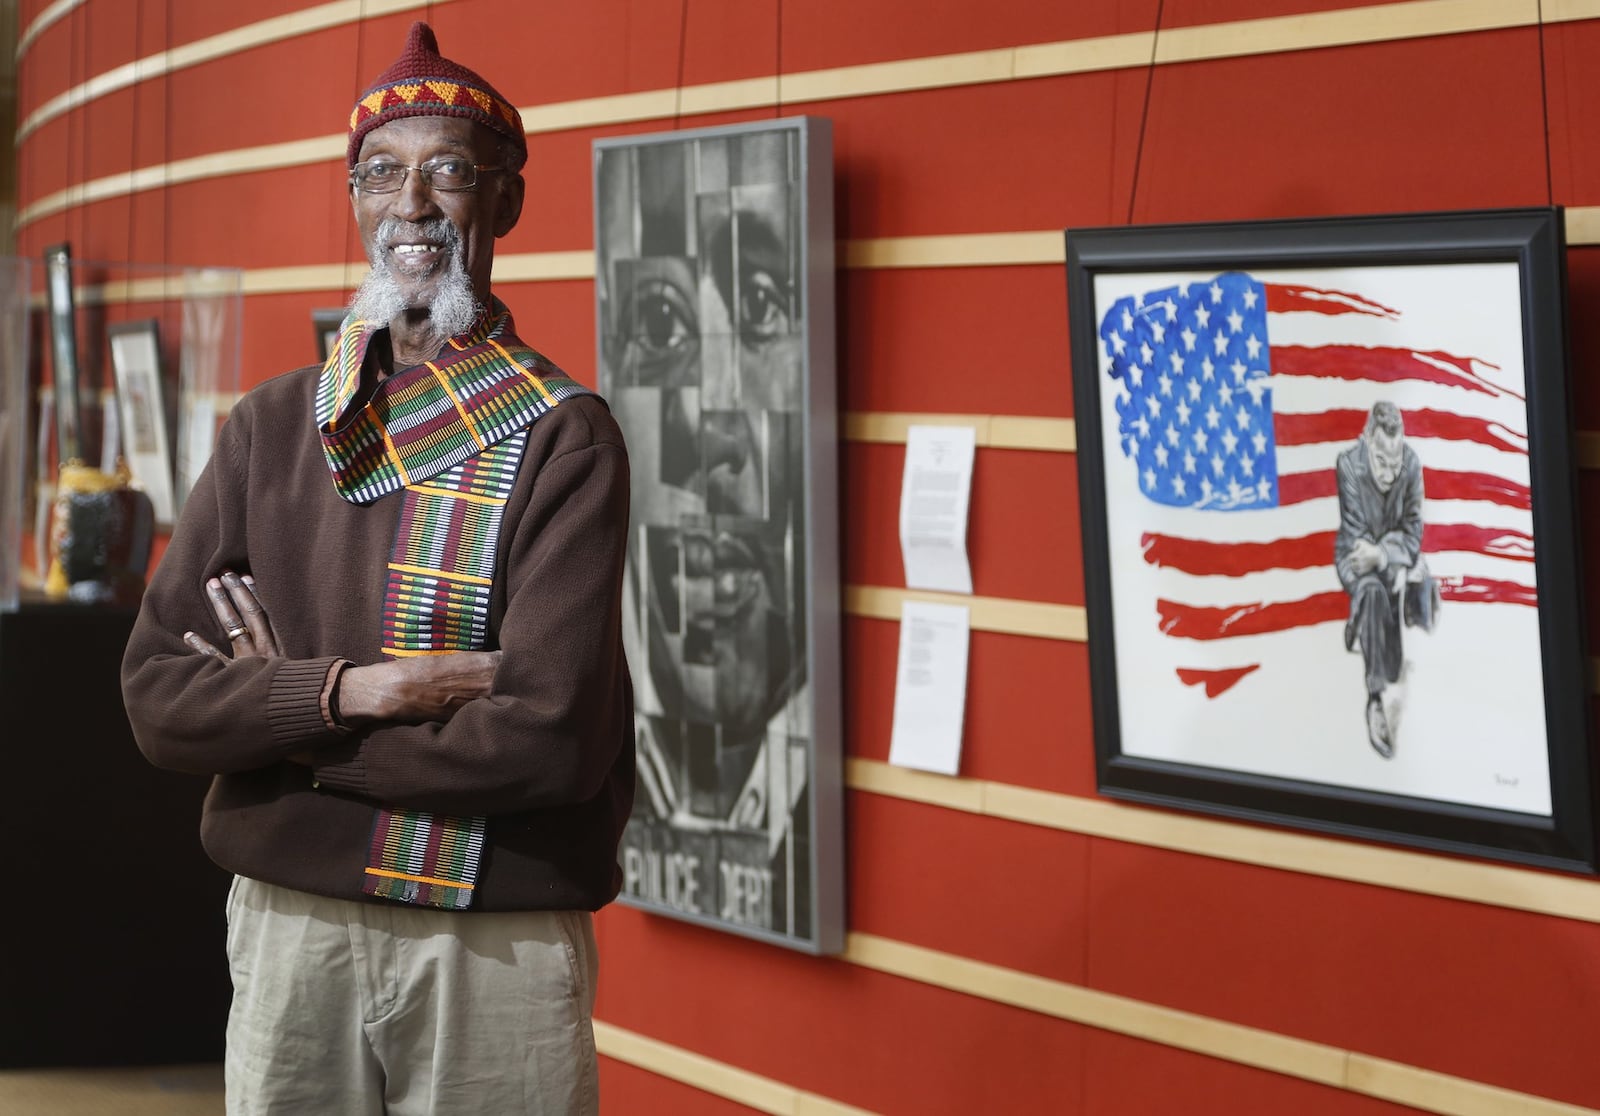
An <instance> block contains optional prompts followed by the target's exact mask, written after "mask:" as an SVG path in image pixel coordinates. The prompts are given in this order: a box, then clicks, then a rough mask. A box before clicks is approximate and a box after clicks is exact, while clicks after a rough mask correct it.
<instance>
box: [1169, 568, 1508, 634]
mask: <svg viewBox="0 0 1600 1116" xmlns="http://www.w3.org/2000/svg"><path fill="white" fill-rule="evenodd" d="M1439 596H1440V597H1441V598H1442V599H1444V600H1447V601H1459V602H1461V603H1463V604H1519V605H1537V604H1538V600H1539V598H1538V593H1537V591H1536V590H1534V589H1532V588H1530V587H1528V586H1526V585H1517V584H1515V583H1514V582H1510V581H1496V580H1492V579H1488V578H1475V577H1469V578H1463V579H1462V580H1461V581H1460V582H1459V583H1454V582H1452V583H1443V582H1441V583H1440V585H1439ZM1156 612H1157V614H1158V615H1159V616H1160V618H1161V620H1160V627H1161V631H1162V632H1164V633H1165V634H1167V635H1170V636H1176V637H1178V638H1181V639H1201V640H1211V639H1228V638H1231V637H1233V636H1245V635H1267V634H1270V633H1272V632H1281V631H1287V630H1288V629H1290V628H1306V627H1310V626H1312V625H1314V624H1325V623H1328V622H1330V621H1342V620H1344V619H1345V617H1346V616H1348V615H1349V612H1350V599H1349V598H1348V597H1347V596H1345V594H1344V592H1343V591H1342V590H1334V591H1332V592H1327V593H1317V594H1315V595H1313V596H1310V597H1306V598H1305V599H1303V600H1298V601H1279V602H1276V603H1273V604H1266V603H1263V602H1261V601H1256V602H1253V603H1250V604H1239V605H1228V606H1226V607H1223V608H1209V607H1200V606H1196V605H1186V604H1179V603H1178V602H1177V601H1167V600H1158V601H1157V602H1156Z"/></svg>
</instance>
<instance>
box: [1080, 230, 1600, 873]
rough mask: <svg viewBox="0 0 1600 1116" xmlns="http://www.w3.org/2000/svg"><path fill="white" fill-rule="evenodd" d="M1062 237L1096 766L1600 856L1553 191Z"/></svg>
mask: <svg viewBox="0 0 1600 1116" xmlns="http://www.w3.org/2000/svg"><path fill="white" fill-rule="evenodd" d="M1066 249H1067V285H1068V301H1069V315H1070V321H1071V324H1072V368H1073V389H1074V400H1075V415H1076V425H1077V437H1078V459H1079V478H1080V496H1081V506H1082V517H1083V534H1084V550H1085V557H1084V576H1085V587H1086V591H1087V614H1088V633H1089V653H1090V673H1091V679H1092V693H1093V704H1094V725H1095V748H1096V760H1097V771H1098V781H1099V788H1100V790H1101V792H1102V793H1104V794H1106V795H1109V796H1112V797H1116V798H1123V799H1130V800H1134V801H1138V802H1143V803H1150V804H1156V805H1162V806H1171V807H1178V808H1186V809H1193V810H1200V811H1204V812H1209V813H1215V814H1222V815H1226V816H1231V817H1236V818H1242V819H1246V820H1252V821H1262V822H1269V823H1278V824H1285V825H1290V826H1294V827H1298V828H1305V829H1312V830H1318V831H1323V832H1328V833H1334V834H1339V835H1344V836H1352V837H1361V838H1367V839H1373V840H1379V841H1388V842H1393V843H1399V844H1405V845H1412V846H1419V847H1424V848H1428V849H1434V850H1440V851H1448V852H1457V853H1465V854H1469V855H1477V856H1482V857H1487V858H1491V859H1498V860H1508V861H1514V862H1520V863H1526V864H1533V865H1541V866H1546V867H1553V868H1561V869H1567V870H1573V871H1585V872H1591V871H1593V870H1594V868H1595V863H1596V861H1595V836H1594V821H1593V818H1594V812H1595V811H1594V804H1595V790H1594V784H1593V782H1592V781H1591V773H1590V760H1589V754H1590V752H1589V748H1590V746H1589V735H1590V726H1589V681H1588V679H1589V669H1588V659H1587V656H1586V650H1585V646H1584V637H1583V630H1582V623H1583V616H1584V612H1583V607H1582V602H1581V588H1582V586H1581V563H1580V560H1579V555H1578V537H1577V531H1576V523H1577V518H1576V512H1575V487H1576V486H1575V475H1574V468H1575V458H1574V452H1573V433H1572V428H1571V419H1570V413H1571V412H1570V407H1569V405H1568V397H1569V381H1568V373H1567V353H1566V340H1565V332H1566V330H1565V305H1566V277H1565V243H1564V234H1563V216H1562V212H1561V210H1560V209H1558V208H1536V209H1509V210H1506V209H1502V210H1480V211H1471V212H1454V213H1429V214H1403V215H1392V216H1372V217H1339V218H1325V219H1306V220H1281V221H1263V222H1250V223H1211V224H1188V225H1159V226H1142V227H1119V228H1095V229H1072V230H1068V231H1067V233H1066Z"/></svg>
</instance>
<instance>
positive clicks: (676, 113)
mask: <svg viewBox="0 0 1600 1116" xmlns="http://www.w3.org/2000/svg"><path fill="white" fill-rule="evenodd" d="M688 56H689V0H682V3H681V5H680V7H679V15H678V81H677V86H676V89H675V91H674V94H673V102H672V130H673V131H674V132H676V131H677V130H678V129H679V128H680V127H682V122H683V75H684V71H685V67H686V65H687V62H686V60H687V58H688Z"/></svg>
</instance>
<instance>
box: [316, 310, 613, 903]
mask: <svg viewBox="0 0 1600 1116" xmlns="http://www.w3.org/2000/svg"><path fill="white" fill-rule="evenodd" d="M376 332H377V330H376V329H374V328H369V327H368V325H367V323H364V322H360V321H355V320H353V319H351V318H347V319H345V322H344V324H343V325H342V326H341V327H340V329H339V337H338V341H337V343H336V344H335V345H334V346H333V351H332V352H330V353H329V354H328V362H327V364H325V365H324V366H323V369H322V379H321V381H320V382H319V383H318V385H317V426H318V429H319V431H320V432H321V435H322V449H323V453H324V454H325V455H326V457H327V460H328V468H329V470H330V471H331V472H332V474H333V483H334V487H335V488H336V489H337V490H338V492H339V495H340V496H342V497H343V498H344V499H346V500H348V501H350V502H351V503H353V504H370V503H372V502H373V501H374V500H377V499H379V498H381V497H383V496H387V495H389V494H391V493H394V492H398V491H402V490H403V491H404V500H405V506H404V507H403V508H402V509H401V512H400V526H399V529H398V531H397V532H396V536H395V542H394V549H393V552H392V554H391V557H390V559H389V576H388V586H387V591H386V593H385V598H384V612H383V632H382V650H383V653H384V655H386V656H388V657H389V658H402V657H405V656H411V655H437V654H443V653H446V652H450V651H469V650H477V649H481V648H483V647H485V646H486V645H487V643H488V637H489V630H488V617H489V595H490V591H491V589H492V588H493V585H494V569H495V549H496V543H497V541H498V539H499V535H500V524H501V518H502V516H503V514H504V511H505V505H506V501H507V499H509V497H510V495H511V489H512V487H513V485H515V483H516V479H517V470H518V468H519V466H520V465H521V462H522V452H523V449H524V447H525V446H526V444H527V439H528V428H529V427H530V426H532V425H533V423H534V422H535V421H536V420H538V419H539V417H540V416H542V415H544V414H546V413H547V412H549V411H550V409H551V408H553V407H555V406H556V405H557V404H559V403H560V402H561V401H562V400H564V399H570V398H572V397H573V396H576V395H588V394H591V393H590V392H589V389H588V388H585V387H584V386H583V385H581V384H579V383H577V382H575V381H573V380H571V379H569V378H567V376H565V375H564V374H563V373H562V372H561V370H560V369H558V368H557V367H556V366H555V365H553V364H551V363H550V362H549V361H548V360H546V359H545V358H544V357H543V356H540V355H539V354H538V353H536V352H534V351H533V350H532V349H530V348H528V347H527V346H526V345H524V344H522V342H521V341H519V340H517V338H516V335H515V333H514V331H513V328H512V324H511V315H510V313H509V312H507V311H506V309H505V307H504V306H502V305H501V304H500V303H499V302H498V301H497V302H496V303H495V304H494V307H493V311H492V312H490V313H485V314H484V315H482V316H480V318H479V319H478V321H477V322H476V323H475V324H474V326H473V328H472V329H470V330H468V331H467V332H466V333H464V334H462V335H460V336H459V337H453V338H451V339H450V341H449V342H448V344H447V345H446V346H445V349H444V351H443V352H442V353H441V354H440V356H439V357H438V358H436V359H435V360H432V361H428V362H427V363H425V364H421V365H418V366H416V367H414V368H409V369H407V370H405V371H404V372H400V373H397V374H396V375H393V376H391V377H389V378H388V379H386V380H384V381H383V382H382V383H380V384H379V385H378V387H377V389H376V391H375V392H374V393H373V396H372V398H371V399H370V400H369V401H368V402H367V403H366V404H365V405H364V406H363V407H361V408H360V409H358V410H355V411H354V412H353V413H348V414H347V413H346V412H347V410H349V409H350V405H351V403H352V401H353V399H354V397H355V395H356V392H357V391H358V389H359V387H360V384H361V368H362V364H363V362H364V361H365V360H366V356H367V346H368V345H369V344H370V343H371V340H372V337H373V335H374V334H375V333H376ZM483 839H484V819H483V818H481V817H466V818H464V817H451V816H447V815H443V814H431V813H426V812H421V811H411V810H390V809H384V808H380V809H378V810H377V811H376V817H375V818H374V821H373V828H372V840H371V843H370V847H369V850H368V858H367V867H366V870H365V879H364V881H363V884H362V890H363V891H364V892H366V894H368V895H375V896H379V897H382V898H385V899H395V900H398V901H400V902H402V903H414V904H418V905H422V906H429V907H440V908H444V909H446V910H461V909H463V908H465V907H468V906H470V905H471V903H472V891H473V888H474V887H475V886H476V883H477V878H478V868H479V865H480V862H481V860H482V857H483Z"/></svg>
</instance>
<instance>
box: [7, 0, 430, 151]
mask: <svg viewBox="0 0 1600 1116" xmlns="http://www.w3.org/2000/svg"><path fill="white" fill-rule="evenodd" d="M77 2H81V0H77ZM440 2H442V3H449V2H450V0H440ZM430 6H431V3H430V0H333V2H332V3H328V4H319V5H317V6H316V7H314V8H306V9H304V10H302V11H298V12H290V13H288V14H286V15H281V16H274V17H272V18H271V19H264V20H261V21H260V22H257V23H250V24H246V25H244V26H243V27H235V28H233V29H232V30H229V31H223V32H220V33H219V34H216V35H211V36H209V37H207V38H204V39H196V40H195V41H194V42H192V43H184V44H182V45H180V46H175V47H169V48H168V49H166V50H163V51H158V52H156V53H155V54H150V55H146V56H145V57H143V58H136V59H134V60H133V61H132V62H126V63H124V64H123V65H121V66H117V67H115V68H114V69H110V70H107V71H105V72H104V73H100V74H96V75H95V76H94V77H92V78H90V79H89V80H88V81H86V82H83V83H81V84H79V85H75V86H73V87H72V88H71V89H68V90H65V91H64V92H62V93H59V94H57V95H56V96H54V97H52V98H50V99H49V100H48V101H46V102H45V103H44V104H42V105H40V106H39V107H38V108H36V109H34V110H33V111H32V112H30V113H29V114H28V116H27V119H25V120H23V121H22V123H21V124H19V125H18V126H17V135H16V140H17V142H18V143H21V142H22V141H23V140H24V139H26V138H27V137H28V135H29V134H31V133H32V132H33V131H34V130H35V129H37V128H38V127H39V126H40V125H42V124H45V123H47V122H49V121H51V120H54V119H55V118H56V117H58V116H60V115H62V114H63V113H67V112H71V111H72V110H73V109H76V108H81V107H82V106H84V105H86V104H88V103H89V102H90V101H93V100H96V99H98V98H100V97H104V96H105V95H106V94H108V93H115V92H116V91H117V90H119V89H127V88H128V87H129V86H131V85H136V84H138V83H139V82H141V81H149V80H150V79H151V78H157V77H161V76H163V75H164V74H170V73H172V72H174V71H175V70H182V69H186V68H188V67H190V66H198V65H199V64H201V63H202V62H213V61H215V60H216V59H218V58H227V57H228V56H229V55H233V54H241V53H243V52H244V51H247V50H252V49H254V48H255V47H259V46H263V45H265V44H267V43H276V42H281V41H283V40H284V39H292V38H296V37H298V36H300V35H309V34H311V33H312V32H316V31H326V30H327V29H329V28H330V27H341V26H343V25H344V24H347V23H359V22H362V21H363V20H366V19H375V18H377V17H379V16H385V15H393V14H394V13H396V12H405V11H411V10H412V9H414V8H423V7H430ZM55 18H60V16H59V15H57V16H56V17H55ZM43 19H44V15H43V14H41V15H40V17H39V20H35V21H34V25H33V27H30V28H29V29H28V30H29V32H30V34H35V33H36V32H35V31H34V28H35V27H38V28H39V29H40V30H43V28H42V27H40V26H39V24H40V21H41V20H43ZM28 41H29V43H31V42H32V39H29V40H28ZM21 49H22V44H19V46H18V52H19V56H20V52H21Z"/></svg>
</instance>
